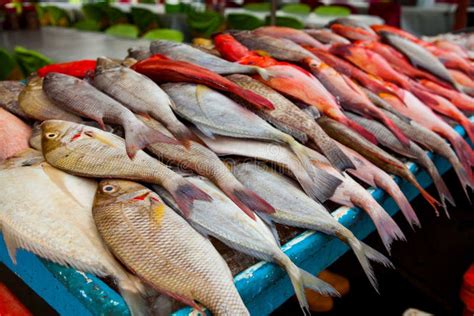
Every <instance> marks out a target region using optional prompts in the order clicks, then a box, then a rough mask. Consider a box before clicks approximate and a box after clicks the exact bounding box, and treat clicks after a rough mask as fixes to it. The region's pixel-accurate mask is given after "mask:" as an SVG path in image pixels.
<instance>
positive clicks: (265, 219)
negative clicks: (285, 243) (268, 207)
mask: <svg viewBox="0 0 474 316" xmlns="http://www.w3.org/2000/svg"><path fill="white" fill-rule="evenodd" d="M258 217H260V219H261V220H262V221H263V222H264V223H265V224H266V225H267V226H268V228H269V229H270V232H271V233H272V235H273V238H274V239H275V242H276V243H277V245H278V247H281V242H280V235H279V234H278V230H277V228H276V226H275V222H274V221H273V220H272V218H271V217H270V216H269V215H268V214H263V213H260V214H258Z"/></svg>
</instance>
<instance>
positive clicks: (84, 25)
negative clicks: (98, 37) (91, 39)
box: [74, 19, 100, 32]
mask: <svg viewBox="0 0 474 316" xmlns="http://www.w3.org/2000/svg"><path fill="white" fill-rule="evenodd" d="M74 27H75V28H76V29H78V30H80V31H89V32H100V24H99V22H97V21H96V20H90V19H86V20H82V21H79V22H77V23H76V24H74Z"/></svg>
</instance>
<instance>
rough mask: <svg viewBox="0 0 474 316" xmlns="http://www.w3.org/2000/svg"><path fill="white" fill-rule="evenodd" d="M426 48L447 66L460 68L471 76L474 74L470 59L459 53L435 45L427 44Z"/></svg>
mask: <svg viewBox="0 0 474 316" xmlns="http://www.w3.org/2000/svg"><path fill="white" fill-rule="evenodd" d="M426 48H427V50H428V51H429V52H431V53H432V54H433V55H434V56H436V57H437V58H438V59H439V61H440V62H441V63H442V64H443V65H444V66H445V67H446V68H451V69H457V70H460V71H462V72H464V73H465V74H467V75H468V76H469V77H471V78H472V77H473V76H474V66H473V65H472V63H471V61H470V60H469V59H466V58H463V57H461V56H459V55H458V54H457V53H453V52H450V51H445V50H442V49H439V48H437V47H436V46H434V45H430V46H427V47H426Z"/></svg>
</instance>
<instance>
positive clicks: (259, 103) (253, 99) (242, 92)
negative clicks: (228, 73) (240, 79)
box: [229, 85, 275, 110]
mask: <svg viewBox="0 0 474 316" xmlns="http://www.w3.org/2000/svg"><path fill="white" fill-rule="evenodd" d="M229 91H230V92H232V93H234V94H236V95H238V96H239V97H241V98H243V99H244V100H246V101H248V102H250V103H251V104H252V105H254V106H255V107H256V108H257V109H259V110H261V109H267V110H273V109H275V106H274V105H273V103H272V102H270V101H269V100H268V99H266V98H264V97H262V96H261V95H259V94H256V93H254V92H252V91H250V90H247V89H243V88H241V87H240V86H237V85H235V87H234V86H233V85H232V86H231V87H229Z"/></svg>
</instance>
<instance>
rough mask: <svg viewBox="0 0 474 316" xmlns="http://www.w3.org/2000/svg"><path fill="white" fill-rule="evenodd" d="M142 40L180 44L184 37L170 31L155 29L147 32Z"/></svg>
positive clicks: (179, 33)
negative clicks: (160, 40)
mask: <svg viewBox="0 0 474 316" xmlns="http://www.w3.org/2000/svg"><path fill="white" fill-rule="evenodd" d="M142 38H144V39H148V40H159V39H162V40H168V41H174V42H180V43H181V42H182V41H183V40H184V35H183V33H182V32H180V31H177V30H172V29H155V30H151V31H148V32H147V33H146V34H145V35H143V36H142Z"/></svg>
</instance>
